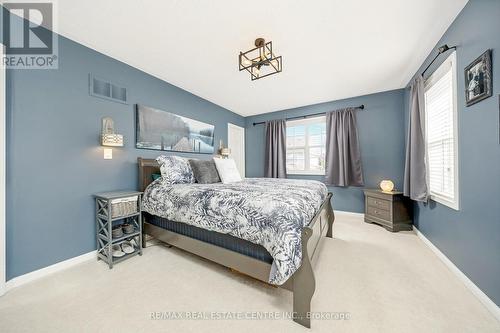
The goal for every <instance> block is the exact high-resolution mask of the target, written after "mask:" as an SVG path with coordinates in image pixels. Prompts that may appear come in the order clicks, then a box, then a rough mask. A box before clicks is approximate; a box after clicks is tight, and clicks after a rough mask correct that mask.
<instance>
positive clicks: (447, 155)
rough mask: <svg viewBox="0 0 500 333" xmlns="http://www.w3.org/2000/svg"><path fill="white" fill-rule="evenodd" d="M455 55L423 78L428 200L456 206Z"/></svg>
mask: <svg viewBox="0 0 500 333" xmlns="http://www.w3.org/2000/svg"><path fill="white" fill-rule="evenodd" d="M456 73H457V70H456V55H455V52H454V53H453V54H451V55H450V56H449V57H448V58H447V59H446V61H445V62H444V63H443V64H442V65H441V66H440V67H439V68H438V69H437V70H436V71H435V72H434V73H433V74H432V75H431V76H430V77H429V78H428V79H427V80H426V82H425V122H426V126H425V128H426V135H425V137H426V152H427V157H428V164H429V165H428V170H429V175H428V176H429V191H430V196H431V199H432V200H435V201H437V202H439V203H442V204H444V205H446V206H448V207H451V208H453V209H456V210H458V206H459V205H458V203H459V201H458V156H457V150H458V149H457V147H458V145H457V144H458V140H457V82H456V80H457V78H456Z"/></svg>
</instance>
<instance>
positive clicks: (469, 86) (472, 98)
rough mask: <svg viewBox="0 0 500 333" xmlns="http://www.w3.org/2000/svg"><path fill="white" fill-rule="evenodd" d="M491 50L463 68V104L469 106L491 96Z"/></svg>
mask: <svg viewBox="0 0 500 333" xmlns="http://www.w3.org/2000/svg"><path fill="white" fill-rule="evenodd" d="M492 81H493V80H492V70H491V50H487V51H486V52H484V53H483V54H482V55H481V56H479V58H477V59H476V60H474V61H473V62H472V63H471V64H470V65H469V66H467V67H465V102H466V105H467V106H471V105H472V104H475V103H477V102H479V101H482V100H483V99H485V98H488V97H490V96H491V95H492V91H493V89H492V86H491V84H492Z"/></svg>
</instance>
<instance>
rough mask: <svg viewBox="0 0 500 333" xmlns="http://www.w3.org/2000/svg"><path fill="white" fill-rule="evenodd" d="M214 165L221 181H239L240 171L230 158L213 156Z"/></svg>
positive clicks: (225, 182)
mask: <svg viewBox="0 0 500 333" xmlns="http://www.w3.org/2000/svg"><path fill="white" fill-rule="evenodd" d="M214 162H215V167H216V168H217V172H218V173H219V177H220V179H221V181H222V183H224V184H227V183H234V182H239V181H241V176H240V172H239V171H238V168H236V163H234V160H233V159H232V158H214Z"/></svg>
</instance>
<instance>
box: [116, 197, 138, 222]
mask: <svg viewBox="0 0 500 333" xmlns="http://www.w3.org/2000/svg"><path fill="white" fill-rule="evenodd" d="M137 199H138V197H137V196H134V197H128V198H121V199H113V200H111V217H112V218H117V217H120V216H128V215H132V214H135V213H137V212H139V207H138V205H137Z"/></svg>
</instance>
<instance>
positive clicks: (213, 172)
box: [189, 159, 220, 184]
mask: <svg viewBox="0 0 500 333" xmlns="http://www.w3.org/2000/svg"><path fill="white" fill-rule="evenodd" d="M189 164H190V165H191V169H192V170H193V174H194V178H195V179H196V181H197V182H198V183H200V184H212V183H220V178H219V173H218V172H217V168H216V167H215V162H214V161H213V160H195V159H190V160H189Z"/></svg>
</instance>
